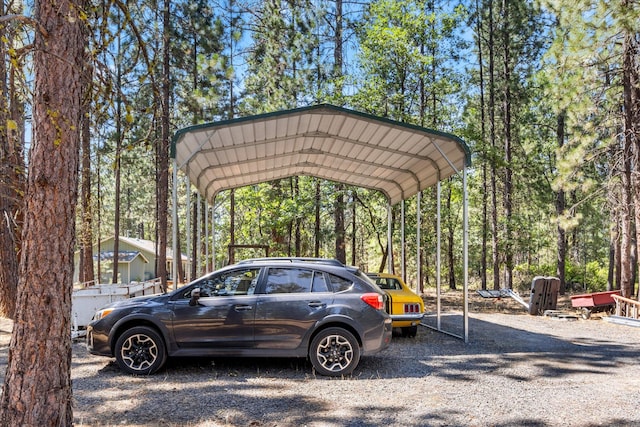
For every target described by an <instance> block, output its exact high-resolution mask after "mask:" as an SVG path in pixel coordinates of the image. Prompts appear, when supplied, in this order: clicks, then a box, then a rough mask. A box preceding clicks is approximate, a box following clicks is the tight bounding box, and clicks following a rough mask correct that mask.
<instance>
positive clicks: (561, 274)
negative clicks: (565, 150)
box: [556, 111, 567, 295]
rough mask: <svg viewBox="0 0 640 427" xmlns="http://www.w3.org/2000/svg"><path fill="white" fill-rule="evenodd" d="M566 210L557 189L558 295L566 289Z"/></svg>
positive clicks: (559, 133)
mask: <svg viewBox="0 0 640 427" xmlns="http://www.w3.org/2000/svg"><path fill="white" fill-rule="evenodd" d="M565 118H566V113H565V112H564V111H561V112H560V114H558V123H557V129H556V140H557V142H558V148H560V149H562V147H563V146H564V133H565V130H564V129H565ZM565 209H566V200H565V193H564V190H563V189H558V192H557V193H556V215H557V216H558V226H557V231H558V236H557V248H558V259H557V263H556V274H557V275H558V279H560V294H561V295H564V293H565V289H566V280H565V264H566V259H567V236H566V233H565V230H564V227H563V226H562V224H561V222H560V219H561V218H562V216H563V215H564V211H565Z"/></svg>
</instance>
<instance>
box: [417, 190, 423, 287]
mask: <svg viewBox="0 0 640 427" xmlns="http://www.w3.org/2000/svg"><path fill="white" fill-rule="evenodd" d="M421 205H422V191H418V197H417V198H416V248H418V249H417V252H416V267H417V268H416V293H417V294H419V292H420V283H422V275H421V274H420V270H421V268H420V267H421V266H422V260H421V259H420V252H422V247H421V245H420V241H421V238H420V229H421V228H422V212H421V210H422V208H421Z"/></svg>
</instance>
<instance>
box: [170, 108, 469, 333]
mask: <svg viewBox="0 0 640 427" xmlns="http://www.w3.org/2000/svg"><path fill="white" fill-rule="evenodd" d="M171 158H172V159H173V180H174V185H173V206H174V207H173V223H174V227H173V246H174V247H173V250H174V253H176V252H177V247H176V244H177V226H176V225H177V213H176V212H177V203H178V202H177V187H178V185H179V182H178V173H177V172H178V169H179V170H181V171H182V172H184V174H185V175H186V176H187V178H188V180H189V182H190V183H191V184H192V185H194V186H195V187H196V189H197V190H198V194H199V195H202V197H204V198H205V200H207V202H209V203H211V204H213V202H214V199H215V197H216V195H217V194H218V193H220V192H221V191H223V190H229V189H233V188H238V187H243V186H246V185H252V184H257V183H261V182H268V181H273V180H278V179H282V178H288V177H291V176H296V175H298V176H300V175H308V176H313V177H317V178H322V179H326V180H330V181H334V182H338V183H344V184H348V185H352V186H357V187H364V188H368V189H374V190H378V191H380V192H382V194H384V195H385V196H386V198H387V202H388V204H387V210H388V215H387V217H388V223H389V226H388V232H387V236H388V245H389V246H390V245H391V226H390V223H391V206H393V205H395V204H397V203H402V224H401V232H402V239H403V245H402V255H401V256H402V257H403V262H402V263H401V264H402V265H404V256H405V254H404V246H405V245H404V201H405V200H406V199H408V198H410V197H412V196H414V195H417V198H416V199H417V202H416V203H417V204H418V206H417V212H418V218H417V222H418V224H417V230H418V232H417V254H418V257H417V259H420V257H419V254H420V250H421V248H420V224H421V218H420V199H421V191H422V190H424V189H426V188H429V187H432V186H434V185H436V186H437V194H438V197H437V199H438V201H437V202H438V204H437V211H438V218H437V234H438V236H437V242H438V243H437V248H436V252H437V253H436V257H437V283H436V286H437V326H436V327H435V328H436V329H437V330H439V331H440V332H444V333H449V334H451V335H454V336H458V337H459V338H462V339H464V340H465V342H467V341H468V301H467V290H468V238H467V235H468V199H467V177H466V167H467V166H469V165H470V162H471V156H470V152H469V149H468V147H467V146H466V144H465V143H464V142H463V141H462V140H461V139H460V138H458V137H456V136H454V135H451V134H447V133H443V132H438V131H434V130H430V129H426V128H422V127H419V126H414V125H410V124H406V123H400V122H396V121H392V120H389V119H385V118H381V117H376V116H373V115H369V114H365V113H361V112H357V111H354V110H349V109H346V108H342V107H336V106H333V105H327V104H321V105H314V106H310V107H303V108H297V109H292V110H286V111H278V112H274V113H267V114H260V115H256V116H249V117H242V118H238V119H232V120H224V121H219V122H213V123H205V124H201V125H195V126H190V127H187V128H184V129H180V130H179V131H177V132H176V134H175V135H174V137H173V140H172V143H171ZM453 175H461V176H462V182H463V189H464V191H463V194H464V197H463V199H464V201H463V222H464V224H463V230H464V231H463V236H464V237H463V263H464V303H463V304H464V307H463V322H464V323H463V335H462V336H459V335H456V334H453V333H451V332H448V331H445V330H442V328H441V322H440V316H441V305H440V285H441V284H440V182H441V181H442V180H444V179H447V178H449V177H451V176H453ZM187 194H189V192H187ZM187 217H189V215H187ZM388 259H389V265H391V263H392V262H393V257H392V252H391V251H389V257H388ZM402 273H403V275H404V271H403V272H402ZM417 275H418V277H417V283H420V276H419V275H420V269H419V268H418V269H417ZM174 283H177V272H176V271H175V270H174Z"/></svg>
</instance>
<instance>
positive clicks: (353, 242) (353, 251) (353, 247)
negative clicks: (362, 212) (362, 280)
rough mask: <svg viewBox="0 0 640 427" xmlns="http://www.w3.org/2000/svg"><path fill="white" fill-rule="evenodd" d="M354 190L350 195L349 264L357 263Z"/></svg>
mask: <svg viewBox="0 0 640 427" xmlns="http://www.w3.org/2000/svg"><path fill="white" fill-rule="evenodd" d="M355 192H356V190H354V191H353V193H354V196H352V197H351V265H357V264H356V253H357V251H356V245H357V241H358V239H357V236H356V233H357V231H358V230H357V221H356V213H357V209H356V207H357V205H356V201H355V199H356V198H355Z"/></svg>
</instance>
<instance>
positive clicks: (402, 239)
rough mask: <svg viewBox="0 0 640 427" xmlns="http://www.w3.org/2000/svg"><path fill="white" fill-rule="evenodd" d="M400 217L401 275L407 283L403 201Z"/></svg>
mask: <svg viewBox="0 0 640 427" xmlns="http://www.w3.org/2000/svg"><path fill="white" fill-rule="evenodd" d="M400 216H401V220H400V240H401V241H402V244H401V251H400V257H401V258H402V262H401V263H400V270H401V274H402V276H401V277H402V281H404V282H406V281H407V273H406V271H405V268H404V266H405V264H406V258H405V257H406V255H405V250H404V249H405V248H404V246H405V241H404V200H402V204H401V205H400Z"/></svg>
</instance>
